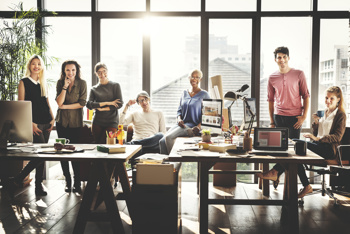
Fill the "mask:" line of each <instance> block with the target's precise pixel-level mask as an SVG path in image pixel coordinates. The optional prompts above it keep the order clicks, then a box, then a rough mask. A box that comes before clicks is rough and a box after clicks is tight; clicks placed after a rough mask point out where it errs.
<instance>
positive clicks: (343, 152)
mask: <svg viewBox="0 0 350 234" xmlns="http://www.w3.org/2000/svg"><path fill="white" fill-rule="evenodd" d="M304 166H305V169H306V170H308V171H313V172H316V173H317V174H319V175H321V177H322V181H321V184H322V187H321V189H320V190H315V192H321V193H322V196H325V195H326V194H327V195H328V196H329V197H330V198H333V199H334V205H335V206H337V205H339V203H338V200H337V198H336V197H335V196H334V193H336V194H341V195H344V196H350V127H346V128H345V132H344V135H343V138H342V140H341V142H340V145H339V146H338V148H337V155H336V159H332V160H325V163H324V164H323V165H315V166H317V167H322V168H318V169H314V168H313V167H312V166H314V165H311V166H310V165H304ZM327 174H328V175H330V185H331V187H327V184H326V178H325V176H326V175H327ZM303 204H304V199H303V198H301V199H300V200H299V205H303Z"/></svg>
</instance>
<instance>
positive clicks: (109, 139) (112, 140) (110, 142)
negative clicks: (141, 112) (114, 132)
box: [106, 137, 116, 145]
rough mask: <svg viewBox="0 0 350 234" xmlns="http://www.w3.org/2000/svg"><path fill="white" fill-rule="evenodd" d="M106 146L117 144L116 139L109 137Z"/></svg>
mask: <svg viewBox="0 0 350 234" xmlns="http://www.w3.org/2000/svg"><path fill="white" fill-rule="evenodd" d="M106 144H107V145H115V144H116V138H114V137H113V138H110V137H107V138H106Z"/></svg>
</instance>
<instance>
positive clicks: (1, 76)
mask: <svg viewBox="0 0 350 234" xmlns="http://www.w3.org/2000/svg"><path fill="white" fill-rule="evenodd" d="M11 9H12V10H14V14H15V15H14V17H13V18H12V19H4V18H3V19H1V24H2V25H1V26H0V96H1V97H0V100H15V97H16V94H17V87H18V83H19V80H20V79H21V78H23V75H24V72H25V65H26V62H27V59H28V58H29V57H30V56H32V55H33V54H39V55H40V56H41V57H42V58H43V59H44V62H45V64H46V66H48V65H49V64H50V63H51V62H53V61H54V60H56V61H57V59H56V58H54V57H48V56H45V52H46V50H47V45H46V43H45V42H44V41H43V40H41V38H40V37H44V36H45V35H47V33H48V29H49V28H50V26H49V25H44V24H42V17H43V16H45V15H46V14H47V13H46V12H43V11H39V10H28V11H24V10H23V3H19V4H18V5H16V6H15V7H14V8H11ZM51 14H55V13H51ZM38 25H39V26H38ZM39 30H40V31H39Z"/></svg>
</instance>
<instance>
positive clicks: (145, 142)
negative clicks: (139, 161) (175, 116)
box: [126, 132, 164, 161]
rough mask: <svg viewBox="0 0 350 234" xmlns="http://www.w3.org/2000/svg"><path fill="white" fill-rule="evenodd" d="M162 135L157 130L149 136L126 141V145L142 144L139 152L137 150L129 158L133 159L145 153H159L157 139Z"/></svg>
mask: <svg viewBox="0 0 350 234" xmlns="http://www.w3.org/2000/svg"><path fill="white" fill-rule="evenodd" d="M163 136H164V134H163V133H161V132H158V133H156V134H154V135H153V136H151V137H147V138H144V139H141V140H133V141H131V142H127V143H126V144H127V145H142V149H141V150H140V151H139V152H137V153H136V154H135V155H134V156H133V157H132V158H131V159H130V160H131V161H133V160H134V159H135V158H137V157H139V156H141V155H142V154H145V153H159V152H160V149H159V141H160V139H162V138H163Z"/></svg>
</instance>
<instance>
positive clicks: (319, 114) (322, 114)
mask: <svg viewBox="0 0 350 234" xmlns="http://www.w3.org/2000/svg"><path fill="white" fill-rule="evenodd" d="M317 116H318V117H320V118H322V117H323V116H324V110H319V111H317Z"/></svg>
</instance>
